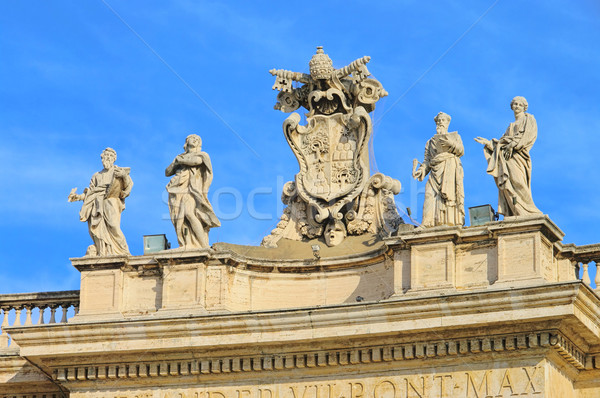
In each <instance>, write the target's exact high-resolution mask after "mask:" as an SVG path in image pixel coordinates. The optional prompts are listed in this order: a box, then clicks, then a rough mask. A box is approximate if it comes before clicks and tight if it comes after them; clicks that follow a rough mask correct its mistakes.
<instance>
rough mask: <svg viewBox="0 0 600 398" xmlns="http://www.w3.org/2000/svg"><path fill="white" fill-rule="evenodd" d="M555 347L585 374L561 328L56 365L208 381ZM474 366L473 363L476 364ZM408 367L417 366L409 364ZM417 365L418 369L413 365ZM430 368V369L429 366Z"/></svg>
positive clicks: (76, 376) (103, 375)
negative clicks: (215, 377)
mask: <svg viewBox="0 0 600 398" xmlns="http://www.w3.org/2000/svg"><path fill="white" fill-rule="evenodd" d="M548 349H552V350H554V351H555V352H557V353H558V354H559V355H560V356H561V357H562V358H564V360H565V361H567V362H568V363H570V364H571V365H572V366H573V367H574V368H575V369H577V370H583V369H584V362H585V355H584V354H583V352H582V351H581V350H580V349H578V348H577V347H576V346H575V345H574V344H573V343H571V342H570V341H569V339H568V338H567V337H565V336H564V335H563V334H561V333H560V332H558V331H556V330H550V331H541V332H523V333H514V334H497V335H486V336H483V337H482V336H479V337H470V338H460V339H446V340H433V341H418V342H413V343H404V344H391V345H377V346H363V347H360V348H354V347H347V348H342V349H330V350H310V351H304V352H293V353H276V354H273V353H263V354H259V355H252V356H248V355H233V356H210V355H204V356H201V357H199V358H198V357H196V358H187V359H184V358H180V359H176V360H175V359H171V360H168V359H167V360H161V361H143V360H142V361H139V360H138V361H135V360H134V361H129V362H127V361H120V362H119V361H111V362H110V363H103V364H94V365H85V366H77V365H75V366H53V367H52V372H53V377H54V379H55V380H57V381H59V382H60V383H63V384H67V385H68V384H70V383H86V382H89V381H102V380H111V379H112V380H115V379H119V380H121V381H124V380H125V379H129V380H133V381H134V380H135V379H139V378H144V379H145V378H163V379H168V378H169V377H170V378H172V377H174V376H176V377H178V380H179V381H180V382H183V383H185V382H186V378H194V379H198V378H200V379H202V378H205V377H210V376H211V375H219V374H228V373H248V374H250V373H256V372H263V371H285V370H290V369H304V368H309V369H310V368H324V367H339V366H352V365H360V366H361V371H366V370H367V368H365V366H366V365H367V364H376V363H382V362H413V361H415V362H418V361H427V360H432V359H453V360H454V361H456V358H457V357H466V356H469V361H473V360H477V357H478V356H485V355H486V354H489V355H493V354H495V353H500V352H504V351H509V352H514V353H515V354H519V355H527V354H528V353H530V355H538V356H543V353H544V352H545V351H546V350H548ZM470 363H471V362H470ZM404 366H411V364H409V363H407V364H405V365H404ZM412 366H415V364H413V365H412ZM425 366H427V365H425Z"/></svg>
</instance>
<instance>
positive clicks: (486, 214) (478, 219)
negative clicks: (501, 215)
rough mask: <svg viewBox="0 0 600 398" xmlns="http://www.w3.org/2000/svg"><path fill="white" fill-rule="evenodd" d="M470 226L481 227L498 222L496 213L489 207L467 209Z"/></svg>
mask: <svg viewBox="0 0 600 398" xmlns="http://www.w3.org/2000/svg"><path fill="white" fill-rule="evenodd" d="M469 219H470V221H471V226H472V227H474V226H476V225H483V224H486V223H488V222H492V221H496V220H498V215H497V214H496V211H495V210H494V209H493V208H492V206H490V205H482V206H475V207H469Z"/></svg>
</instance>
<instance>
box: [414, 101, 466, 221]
mask: <svg viewBox="0 0 600 398" xmlns="http://www.w3.org/2000/svg"><path fill="white" fill-rule="evenodd" d="M433 120H434V121H435V125H436V127H435V129H436V132H437V133H436V134H435V135H434V136H433V137H432V138H431V139H429V141H427V144H426V145H425V157H424V160H423V163H421V164H419V162H418V160H417V159H415V160H414V161H413V177H414V178H416V179H417V180H419V181H423V180H424V179H425V177H426V176H427V175H429V178H428V180H427V185H426V186H425V202H424V203H423V222H422V223H421V225H422V226H423V227H433V226H436V225H464V223H465V207H464V200H465V193H464V187H463V176H464V173H463V167H462V163H461V162H460V157H461V156H462V155H463V154H464V147H463V143H462V140H461V138H460V135H458V132H456V131H453V132H450V133H449V132H448V126H449V125H450V120H451V118H450V115H448V114H446V113H444V112H440V113H438V114H437V115H436V116H435V117H434V119H433ZM417 166H418V167H417Z"/></svg>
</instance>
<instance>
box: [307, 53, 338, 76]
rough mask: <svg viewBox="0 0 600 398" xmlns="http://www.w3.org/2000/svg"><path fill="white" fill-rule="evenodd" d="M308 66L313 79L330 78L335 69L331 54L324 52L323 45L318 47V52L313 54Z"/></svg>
mask: <svg viewBox="0 0 600 398" xmlns="http://www.w3.org/2000/svg"><path fill="white" fill-rule="evenodd" d="M308 66H309V67H310V75H311V76H312V78H313V79H321V80H322V79H329V78H330V77H331V73H332V72H333V71H334V69H333V62H331V58H329V55H327V54H325V53H324V52H323V47H322V46H319V47H317V53H316V54H315V55H313V57H312V58H311V60H310V62H309V63H308Z"/></svg>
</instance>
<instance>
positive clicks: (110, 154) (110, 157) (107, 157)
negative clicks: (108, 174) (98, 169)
mask: <svg viewBox="0 0 600 398" xmlns="http://www.w3.org/2000/svg"><path fill="white" fill-rule="evenodd" d="M100 158H101V159H102V167H104V168H105V169H107V170H108V169H110V168H111V167H112V166H113V164H115V160H117V155H116V153H115V152H114V151H113V150H109V149H105V150H104V151H103V152H102V155H100Z"/></svg>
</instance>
